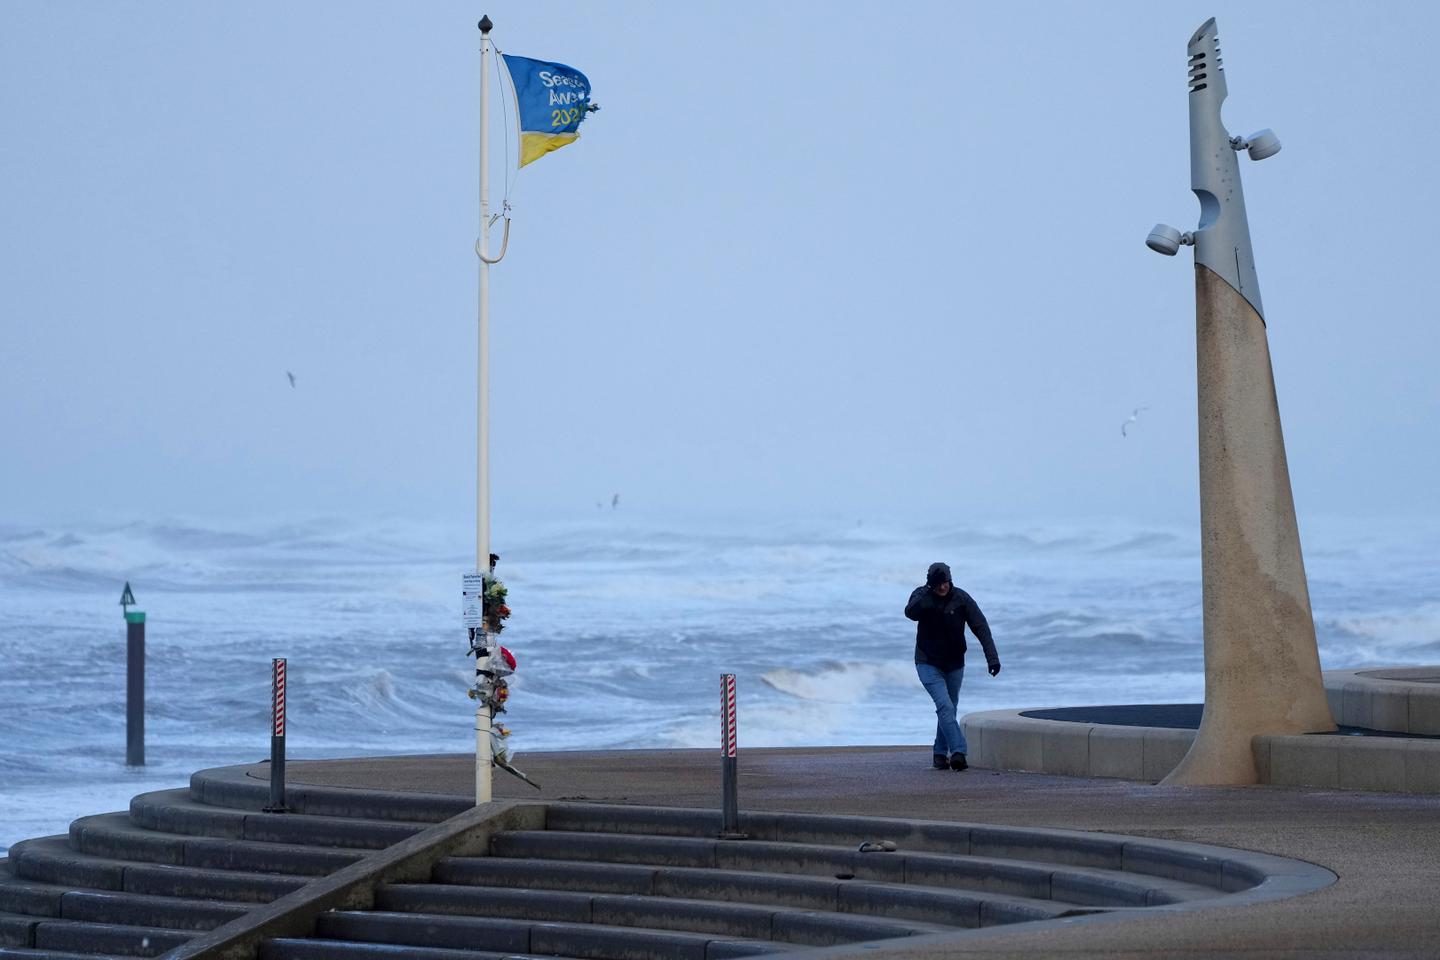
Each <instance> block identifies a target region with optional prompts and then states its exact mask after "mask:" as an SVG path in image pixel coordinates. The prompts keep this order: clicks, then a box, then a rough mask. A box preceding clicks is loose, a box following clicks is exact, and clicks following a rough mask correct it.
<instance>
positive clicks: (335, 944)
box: [0, 939, 568, 960]
mask: <svg viewBox="0 0 1440 960" xmlns="http://www.w3.org/2000/svg"><path fill="white" fill-rule="evenodd" d="M0 960H4V954H3V953H0ZM259 960H568V958H561V957H553V956H547V957H541V956H538V955H535V954H525V953H496V952H493V951H492V952H486V951H483V950H461V949H454V950H452V949H448V948H446V947H415V946H410V945H408V944H395V943H361V942H360V941H358V940H291V939H275V940H266V941H265V942H264V943H262V944H261V945H260V956H259Z"/></svg>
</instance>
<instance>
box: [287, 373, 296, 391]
mask: <svg viewBox="0 0 1440 960" xmlns="http://www.w3.org/2000/svg"><path fill="white" fill-rule="evenodd" d="M285 376H287V377H289V378H290V386H292V387H293V386H295V374H293V373H291V372H290V371H289V370H286V371H285Z"/></svg>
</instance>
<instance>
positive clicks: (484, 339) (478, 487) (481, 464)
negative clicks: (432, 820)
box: [475, 16, 494, 806]
mask: <svg viewBox="0 0 1440 960" xmlns="http://www.w3.org/2000/svg"><path fill="white" fill-rule="evenodd" d="M493 26H494V25H493V24H492V23H491V22H490V18H489V17H488V16H486V17H482V18H481V20H480V23H479V27H480V237H479V240H478V242H477V243H476V247H475V249H476V251H477V252H478V253H479V254H480V311H479V313H480V316H479V324H480V330H479V345H478V356H477V358H476V377H475V381H476V404H475V415H476V419H477V421H478V426H477V433H478V436H477V440H476V443H477V447H478V449H479V452H478V456H477V457H476V472H475V569H476V570H478V571H480V572H481V573H482V574H486V575H489V573H490V263H489V260H488V258H489V255H490V150H489V147H490V96H489V94H490V50H489V47H490V30H491V28H492V27H493ZM477 629H478V630H480V631H483V632H484V633H487V634H488V632H489V627H488V625H486V624H485V623H484V622H483V617H482V623H481V626H480V627H478V628H477ZM485 641H486V642H484V643H483V644H482V645H481V647H482V649H483V650H484V651H485V652H486V653H485V654H482V655H481V656H478V657H477V658H476V660H475V669H476V670H477V671H479V670H484V669H485V668H486V667H487V666H489V659H490V658H489V656H488V651H489V646H490V645H489V642H488V641H489V637H488V636H486V637H485ZM490 711H491V707H490V704H488V703H485V702H484V701H483V700H476V707H475V803H476V805H477V806H478V805H479V804H482V803H489V802H490V798H491V792H490V786H491V785H490V778H491V773H492V769H491V758H490V726H491V721H492V720H493V717H492V716H491V712H490Z"/></svg>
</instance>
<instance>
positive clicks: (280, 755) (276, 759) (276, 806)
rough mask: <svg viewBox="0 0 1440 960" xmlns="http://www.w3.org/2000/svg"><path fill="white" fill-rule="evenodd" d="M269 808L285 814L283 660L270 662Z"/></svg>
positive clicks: (282, 658)
mask: <svg viewBox="0 0 1440 960" xmlns="http://www.w3.org/2000/svg"><path fill="white" fill-rule="evenodd" d="M270 671H271V672H270V709H271V713H272V716H273V721H274V726H273V727H272V728H271V731H270V806H268V807H266V808H265V812H266V813H285V812H286V807H285V658H284V657H276V658H275V659H274V660H272V661H270Z"/></svg>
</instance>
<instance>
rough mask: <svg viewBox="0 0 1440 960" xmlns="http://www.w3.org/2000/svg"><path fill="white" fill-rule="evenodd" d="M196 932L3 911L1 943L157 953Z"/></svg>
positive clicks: (131, 954)
mask: <svg viewBox="0 0 1440 960" xmlns="http://www.w3.org/2000/svg"><path fill="white" fill-rule="evenodd" d="M193 936H194V934H193V933H187V932H181V931H177V930H166V929H163V928H161V927H139V926H121V925H116V924H107V923H88V922H85V921H79V920H58V919H54V918H49V917H19V916H14V915H9V914H0V943H4V944H5V945H7V946H15V947H33V948H36V949H40V950H50V951H61V952H66V951H68V952H70V953H79V954H90V955H94V954H96V953H106V954H119V955H121V956H127V957H154V956H159V955H160V954H162V953H164V952H165V951H167V950H172V949H174V948H175V947H178V946H180V945H181V944H184V943H185V942H187V941H188V940H189V939H190V938H191V937H193Z"/></svg>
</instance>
